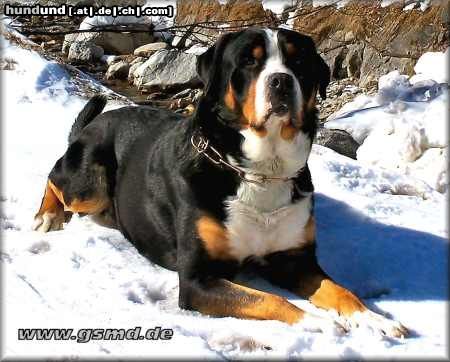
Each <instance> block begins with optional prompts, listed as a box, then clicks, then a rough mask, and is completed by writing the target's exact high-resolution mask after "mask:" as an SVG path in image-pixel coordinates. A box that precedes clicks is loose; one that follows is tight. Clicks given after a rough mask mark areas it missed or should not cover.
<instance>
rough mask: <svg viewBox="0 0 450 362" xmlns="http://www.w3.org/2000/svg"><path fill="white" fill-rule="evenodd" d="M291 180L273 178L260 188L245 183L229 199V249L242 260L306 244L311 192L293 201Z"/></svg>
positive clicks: (227, 222)
mask: <svg viewBox="0 0 450 362" xmlns="http://www.w3.org/2000/svg"><path fill="white" fill-rule="evenodd" d="M291 190H292V182H291V181H289V182H274V183H271V184H269V185H268V186H267V188H266V189H261V188H259V187H258V186H255V185H252V184H246V183H243V184H241V186H240V187H239V190H238V192H237V195H236V196H235V197H234V198H230V199H229V200H228V205H227V210H228V218H227V220H226V227H227V230H228V235H229V250H230V253H231V255H233V256H234V257H235V258H237V259H238V260H239V261H242V260H244V259H245V258H246V257H248V256H257V257H261V256H264V255H267V254H269V253H272V252H275V251H282V250H287V249H292V248H297V247H301V246H302V245H305V244H306V243H307V241H306V240H305V235H304V228H305V225H306V223H307V222H308V219H309V217H310V208H311V196H306V197H305V198H303V199H301V200H300V201H298V202H296V203H295V204H291V203H290V200H291V192H292V191H291Z"/></svg>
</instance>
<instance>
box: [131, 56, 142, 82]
mask: <svg viewBox="0 0 450 362" xmlns="http://www.w3.org/2000/svg"><path fill="white" fill-rule="evenodd" d="M136 59H139V58H136ZM141 59H145V58H141ZM142 64H144V61H140V62H135V61H133V63H130V69H129V70H128V80H129V81H130V82H133V80H134V72H135V71H136V70H137V69H138V68H139V67H140V66H141V65H142Z"/></svg>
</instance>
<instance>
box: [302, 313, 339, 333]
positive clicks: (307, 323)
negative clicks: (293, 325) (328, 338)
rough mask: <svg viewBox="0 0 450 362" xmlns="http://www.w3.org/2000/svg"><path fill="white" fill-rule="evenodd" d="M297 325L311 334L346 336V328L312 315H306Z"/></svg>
mask: <svg viewBox="0 0 450 362" xmlns="http://www.w3.org/2000/svg"><path fill="white" fill-rule="evenodd" d="M297 325H298V326H299V327H301V328H302V329H304V330H306V331H309V332H324V333H329V334H333V335H338V336H339V335H344V334H345V332H346V331H345V328H344V327H343V326H342V325H341V324H339V323H338V322H336V321H334V320H332V319H329V318H326V317H320V316H316V315H313V314H310V313H306V314H305V316H304V317H303V318H302V319H301V320H300V322H299V323H298V324H297Z"/></svg>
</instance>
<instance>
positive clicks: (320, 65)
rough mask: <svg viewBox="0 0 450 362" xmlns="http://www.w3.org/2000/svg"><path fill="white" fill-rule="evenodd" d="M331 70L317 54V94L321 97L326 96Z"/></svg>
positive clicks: (324, 97)
mask: <svg viewBox="0 0 450 362" xmlns="http://www.w3.org/2000/svg"><path fill="white" fill-rule="evenodd" d="M330 80H331V72H330V67H329V66H328V64H327V63H325V60H323V58H322V57H321V56H320V55H319V54H317V83H318V86H319V94H320V97H321V98H322V99H326V98H327V87H328V84H330Z"/></svg>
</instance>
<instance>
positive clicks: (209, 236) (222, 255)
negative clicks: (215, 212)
mask: <svg viewBox="0 0 450 362" xmlns="http://www.w3.org/2000/svg"><path fill="white" fill-rule="evenodd" d="M197 233H198V235H199V237H200V239H201V240H202V242H203V245H204V247H205V249H206V251H207V253H208V255H209V256H210V257H211V258H213V259H221V260H227V259H228V260H229V259H232V257H231V256H230V253H229V242H228V233H227V230H226V229H225V227H224V226H223V225H222V224H221V223H220V222H219V221H217V220H216V219H214V218H212V217H210V216H202V217H201V218H200V219H199V220H198V221H197Z"/></svg>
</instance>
